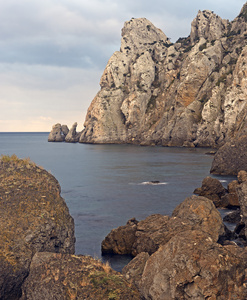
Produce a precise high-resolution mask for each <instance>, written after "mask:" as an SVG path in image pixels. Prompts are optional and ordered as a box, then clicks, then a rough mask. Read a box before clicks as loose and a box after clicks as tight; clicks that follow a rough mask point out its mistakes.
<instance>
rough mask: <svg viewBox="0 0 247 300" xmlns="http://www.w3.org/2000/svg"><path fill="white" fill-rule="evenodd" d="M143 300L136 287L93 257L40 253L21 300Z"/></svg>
mask: <svg viewBox="0 0 247 300" xmlns="http://www.w3.org/2000/svg"><path fill="white" fill-rule="evenodd" d="M44 299H59V300H67V299H95V300H99V299H119V300H121V299H122V300H126V299H133V300H134V299H136V300H137V299H138V300H139V299H140V295H139V293H138V291H137V289H136V288H135V287H133V286H132V285H131V284H129V282H128V281H127V280H126V279H125V278H124V277H123V276H122V275H121V274H120V273H117V272H115V271H113V270H112V269H111V268H110V267H109V265H104V264H103V263H101V262H100V261H99V260H95V259H93V258H92V257H90V256H75V255H69V254H57V253H48V252H42V253H36V254H35V255H34V257H33V259H32V263H31V266H30V273H29V276H28V277H27V279H26V280H25V283H24V284H23V286H22V297H21V300H44Z"/></svg>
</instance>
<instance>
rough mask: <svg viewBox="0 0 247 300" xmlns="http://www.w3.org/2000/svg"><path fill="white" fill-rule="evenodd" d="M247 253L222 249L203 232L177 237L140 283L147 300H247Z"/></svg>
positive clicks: (149, 266)
mask: <svg viewBox="0 0 247 300" xmlns="http://www.w3.org/2000/svg"><path fill="white" fill-rule="evenodd" d="M246 266H247V265H246V251H245V250H241V249H239V247H237V246H224V247H223V246H221V245H219V244H217V243H215V242H213V241H212V239H211V238H210V237H209V236H208V235H207V234H205V233H204V232H202V231H196V230H190V231H185V232H181V233H179V234H177V235H176V236H174V237H172V238H171V239H170V241H169V242H168V243H166V244H165V245H163V246H161V247H160V248H159V250H158V251H157V252H155V253H154V254H153V255H152V256H150V258H149V259H148V260H147V262H146V265H145V267H144V271H143V274H142V279H141V281H140V288H141V294H142V296H143V298H144V299H150V300H151V299H153V300H171V299H219V300H224V299H241V300H244V299H246V297H247V285H246V282H245V278H246V277H245V276H246Z"/></svg>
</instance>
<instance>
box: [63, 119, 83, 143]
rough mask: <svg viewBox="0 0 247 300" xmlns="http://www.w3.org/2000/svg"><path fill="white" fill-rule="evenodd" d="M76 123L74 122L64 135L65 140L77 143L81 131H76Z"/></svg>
mask: <svg viewBox="0 0 247 300" xmlns="http://www.w3.org/2000/svg"><path fill="white" fill-rule="evenodd" d="M76 127H77V123H76V122H75V123H74V124H73V126H72V128H71V129H70V130H69V132H68V134H67V135H66V137H65V142H68V143H77V142H78V141H79V138H80V135H81V132H76Z"/></svg>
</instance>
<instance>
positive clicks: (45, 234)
mask: <svg viewBox="0 0 247 300" xmlns="http://www.w3.org/2000/svg"><path fill="white" fill-rule="evenodd" d="M0 219H1V222H0V237H1V243H0V266H1V267H0V298H1V299H3V300H4V299H6V300H7V299H11V300H12V299H13V300H15V299H19V296H20V294H21V285H22V283H23V280H24V279H25V277H26V276H27V275H28V273H29V266H30V263H31V259H32V257H33V255H34V254H35V253H36V252H39V251H49V252H56V253H58V252H59V253H74V249H75V237H74V221H73V219H72V217H71V216H70V214H69V210H68V208H67V205H66V203H65V201H64V200H63V198H62V197H61V196H60V186H59V183H58V181H57V180H56V179H55V178H54V177H53V176H52V175H51V174H50V173H48V172H47V171H45V170H44V169H42V168H41V167H38V166H36V165H35V164H34V163H32V162H31V161H29V160H28V159H26V160H20V159H18V158H17V157H16V156H12V157H8V156H3V157H1V160H0Z"/></svg>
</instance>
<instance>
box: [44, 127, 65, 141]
mask: <svg viewBox="0 0 247 300" xmlns="http://www.w3.org/2000/svg"><path fill="white" fill-rule="evenodd" d="M68 132H69V129H68V127H67V126H66V125H61V124H59V123H57V124H55V125H53V126H52V130H51V132H50V134H49V136H48V142H63V141H64V140H65V137H66V135H67V134H68Z"/></svg>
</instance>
